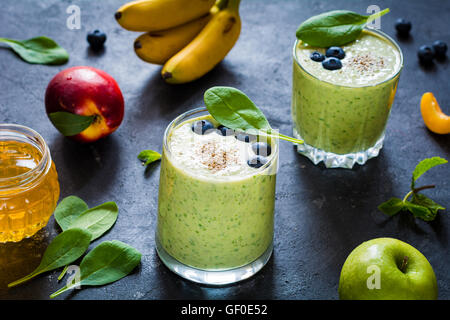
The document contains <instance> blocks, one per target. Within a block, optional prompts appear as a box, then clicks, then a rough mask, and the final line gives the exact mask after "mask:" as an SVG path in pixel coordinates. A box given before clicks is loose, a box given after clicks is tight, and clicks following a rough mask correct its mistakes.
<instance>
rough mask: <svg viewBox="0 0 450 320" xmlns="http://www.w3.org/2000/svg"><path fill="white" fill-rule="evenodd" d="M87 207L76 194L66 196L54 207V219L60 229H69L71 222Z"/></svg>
mask: <svg viewBox="0 0 450 320" xmlns="http://www.w3.org/2000/svg"><path fill="white" fill-rule="evenodd" d="M88 209H89V207H88V205H87V204H86V202H84V201H83V200H82V199H80V198H78V197H76V196H68V197H66V198H64V199H63V200H61V202H60V203H59V204H58V206H57V207H56V209H55V213H54V216H55V220H56V222H57V223H58V225H59V226H60V227H61V229H62V230H63V231H64V230H67V229H69V227H70V225H71V224H72V222H73V221H74V220H75V219H76V218H77V217H78V216H79V215H80V214H82V213H83V212H84V211H86V210H88Z"/></svg>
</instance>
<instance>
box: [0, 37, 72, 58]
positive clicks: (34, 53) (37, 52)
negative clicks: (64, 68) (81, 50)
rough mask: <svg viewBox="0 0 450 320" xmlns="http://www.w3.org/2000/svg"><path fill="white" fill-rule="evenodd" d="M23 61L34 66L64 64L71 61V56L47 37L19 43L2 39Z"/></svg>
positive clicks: (0, 39) (0, 40)
mask: <svg viewBox="0 0 450 320" xmlns="http://www.w3.org/2000/svg"><path fill="white" fill-rule="evenodd" d="M0 42H3V43H6V44H7V45H9V46H10V47H11V49H12V50H14V52H15V53H17V54H18V55H19V57H21V58H22V59H23V60H25V61H26V62H28V63H33V64H64V63H66V62H67V61H68V60H69V54H68V53H67V51H66V50H64V49H63V48H62V47H60V46H59V45H58V44H57V43H56V42H55V41H53V40H52V39H50V38H47V37H36V38H32V39H28V40H23V41H18V40H13V39H6V38H0Z"/></svg>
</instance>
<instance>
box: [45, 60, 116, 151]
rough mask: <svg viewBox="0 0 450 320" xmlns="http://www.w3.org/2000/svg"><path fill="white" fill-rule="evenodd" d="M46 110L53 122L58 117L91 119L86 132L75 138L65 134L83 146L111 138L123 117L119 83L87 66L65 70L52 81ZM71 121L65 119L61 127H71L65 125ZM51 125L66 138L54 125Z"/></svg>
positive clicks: (48, 89)
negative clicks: (71, 115) (67, 116)
mask: <svg viewBox="0 0 450 320" xmlns="http://www.w3.org/2000/svg"><path fill="white" fill-rule="evenodd" d="M45 107H46V112H47V115H49V118H50V120H52V114H53V115H54V114H56V113H60V114H64V113H70V114H75V115H78V116H84V117H89V116H91V118H90V119H91V120H90V121H91V122H89V123H90V124H89V123H88V124H89V126H88V127H87V128H85V129H83V130H82V131H81V132H76V134H70V135H69V134H67V133H66V135H67V136H69V137H70V138H72V139H75V140H77V141H80V142H93V141H96V140H98V139H100V138H103V137H105V136H107V135H109V134H111V133H112V132H114V131H115V130H116V129H117V128H118V127H119V125H120V123H121V122H122V119H123V115H124V100H123V96H122V92H121V91H120V88H119V86H118V84H117V82H116V81H115V80H114V79H113V78H112V77H111V76H110V75H109V74H107V73H106V72H104V71H102V70H98V69H95V68H92V67H85V66H80V67H72V68H68V69H65V70H63V71H61V72H59V73H58V74H57V75H56V76H55V77H54V78H53V79H52V80H51V81H50V83H49V84H48V87H47V91H46V92H45ZM78 118H82V117H78ZM70 119H71V118H70V117H69V118H63V120H60V125H63V126H70V125H71V123H64V122H70ZM87 119H89V118H87ZM61 121H62V122H63V123H62V124H61ZM52 123H53V124H54V125H55V126H56V127H57V129H59V130H60V131H61V132H62V133H63V134H64V132H63V131H62V130H61V127H60V128H58V124H57V123H55V121H52Z"/></svg>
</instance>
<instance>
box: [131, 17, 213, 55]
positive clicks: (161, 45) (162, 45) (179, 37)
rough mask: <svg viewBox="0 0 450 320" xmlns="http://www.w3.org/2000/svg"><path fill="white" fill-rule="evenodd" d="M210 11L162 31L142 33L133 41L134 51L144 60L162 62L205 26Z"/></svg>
mask: <svg viewBox="0 0 450 320" xmlns="http://www.w3.org/2000/svg"><path fill="white" fill-rule="evenodd" d="M211 17H212V13H208V14H207V15H206V16H203V17H201V18H198V19H195V20H194V21H191V22H188V23H185V24H183V25H181V26H178V27H175V28H171V29H168V30H163V31H153V32H148V33H144V34H143V35H141V36H139V37H138V38H137V39H136V40H135V41H134V51H135V52H136V54H137V55H138V57H139V58H141V59H142V60H144V61H147V62H150V63H154V64H164V63H165V62H166V61H167V60H169V59H170V58H171V57H172V56H173V55H174V54H176V53H177V52H178V51H180V50H181V49H183V48H184V47H185V46H186V45H187V44H188V43H189V42H191V41H192V39H194V38H195V36H196V35H197V34H198V33H199V32H200V31H201V30H202V29H203V27H205V26H206V24H207V23H208V22H209V20H210V19H211Z"/></svg>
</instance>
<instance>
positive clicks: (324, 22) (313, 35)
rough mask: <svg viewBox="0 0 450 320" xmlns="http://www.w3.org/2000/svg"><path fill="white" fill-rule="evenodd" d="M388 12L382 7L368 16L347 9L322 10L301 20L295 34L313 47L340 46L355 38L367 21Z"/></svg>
mask: <svg viewBox="0 0 450 320" xmlns="http://www.w3.org/2000/svg"><path fill="white" fill-rule="evenodd" d="M388 12H389V9H384V10H383V11H380V12H378V13H374V14H373V15H370V16H364V15H360V14H357V13H355V12H352V11H347V10H334V11H329V12H324V13H322V14H319V15H317V16H313V17H311V18H309V19H307V20H306V21H305V22H303V23H302V24H301V25H300V26H299V27H298V29H297V32H296V36H297V38H298V39H300V40H302V41H303V42H306V43H308V44H309V45H311V46H315V47H323V48H326V47H330V46H340V45H343V44H346V43H349V42H352V41H354V40H356V38H358V36H359V35H360V34H361V32H362V30H363V29H364V27H365V26H366V24H367V23H368V22H370V21H372V20H374V19H376V18H378V17H381V16H382V15H384V14H386V13H388Z"/></svg>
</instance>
